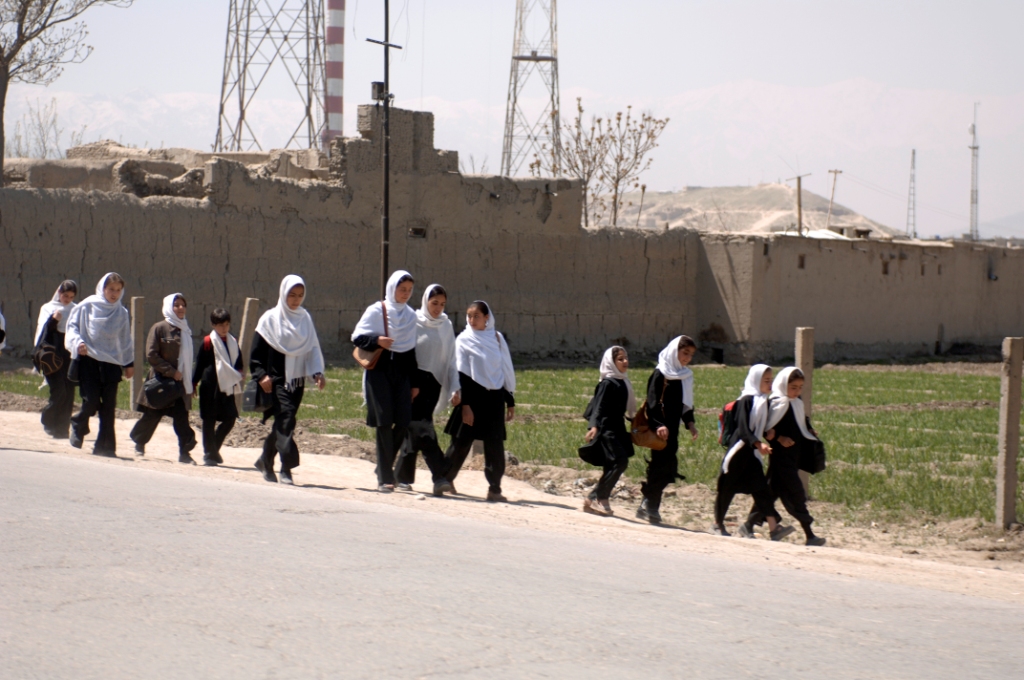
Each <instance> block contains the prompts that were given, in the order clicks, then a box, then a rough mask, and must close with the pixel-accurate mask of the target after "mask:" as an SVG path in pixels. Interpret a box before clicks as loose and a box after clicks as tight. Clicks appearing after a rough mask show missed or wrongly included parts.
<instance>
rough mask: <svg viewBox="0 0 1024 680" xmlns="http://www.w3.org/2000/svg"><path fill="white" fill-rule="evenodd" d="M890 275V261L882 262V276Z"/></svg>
mask: <svg viewBox="0 0 1024 680" xmlns="http://www.w3.org/2000/svg"><path fill="white" fill-rule="evenodd" d="M888 275H889V260H884V261H883V262H882V276H888Z"/></svg>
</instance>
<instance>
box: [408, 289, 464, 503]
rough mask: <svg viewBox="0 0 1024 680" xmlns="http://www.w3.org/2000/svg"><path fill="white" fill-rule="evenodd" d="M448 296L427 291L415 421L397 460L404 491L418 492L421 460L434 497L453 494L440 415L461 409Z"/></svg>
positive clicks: (419, 321) (420, 316)
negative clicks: (419, 458) (436, 424)
mask: <svg viewBox="0 0 1024 680" xmlns="http://www.w3.org/2000/svg"><path fill="white" fill-rule="evenodd" d="M447 302H448V292H447V291H446V290H445V289H444V288H443V287H442V286H440V285H439V284H436V283H432V284H430V285H429V286H427V289H426V290H425V291H424V292H423V299H422V301H421V303H420V308H419V309H418V310H416V366H417V368H416V370H415V371H414V372H413V374H412V416H411V420H410V422H409V431H408V434H407V435H406V437H405V441H404V442H403V444H402V450H401V452H400V453H399V454H398V460H397V461H395V470H396V473H395V476H396V479H397V480H398V488H400V489H407V490H411V489H412V484H413V482H414V481H415V477H416V455H417V453H418V452H419V451H422V452H423V460H424V461H426V463H427V467H428V468H429V469H430V473H431V476H432V477H433V482H434V495H435V496H441V495H444V492H445V491H448V490H450V489H451V485H450V484H449V483H448V480H446V479H445V478H444V473H445V464H444V453H443V452H442V451H441V447H440V446H439V445H438V443H437V431H436V430H435V429H434V415H435V414H438V413H441V412H442V411H444V409H445V407H447V406H448V404H452V405H453V406H458V404H459V369H458V368H457V367H456V365H455V330H454V329H453V328H452V322H451V321H450V320H449V319H448V315H447V314H445V313H444V307H445V304H446V303H447Z"/></svg>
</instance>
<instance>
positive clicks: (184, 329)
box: [163, 293, 192, 394]
mask: <svg viewBox="0 0 1024 680" xmlns="http://www.w3.org/2000/svg"><path fill="white" fill-rule="evenodd" d="M178 298H181V299H182V300H184V299H185V296H184V295H182V294H181V293H171V294H170V295H168V296H167V297H165V298H164V306H163V314H164V321H166V322H167V323H169V324H171V325H172V326H174V327H175V328H177V329H178V330H179V331H181V349H180V350H178V370H179V371H180V372H181V381H182V382H183V383H184V384H185V394H192V329H191V328H189V327H188V319H179V318H178V315H177V314H175V313H174V301H175V300H176V299H178ZM186 304H187V303H186Z"/></svg>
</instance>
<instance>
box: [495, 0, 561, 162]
mask: <svg viewBox="0 0 1024 680" xmlns="http://www.w3.org/2000/svg"><path fill="white" fill-rule="evenodd" d="M557 5H558V2H557V0H516V29H515V38H514V41H513V44H512V70H511V74H510V75H509V81H508V103H507V104H506V107H505V140H504V143H503V144H502V149H501V174H502V175H504V176H506V177H511V176H513V175H515V173H517V172H518V171H519V169H520V168H521V167H522V164H523V162H524V161H526V162H527V163H530V162H532V159H533V157H534V156H537V157H538V158H539V157H541V156H543V155H546V154H550V155H551V157H550V159H545V163H544V164H545V166H546V165H547V162H548V160H550V162H551V166H552V169H553V170H554V174H555V175H557V174H558V170H559V168H560V167H561V156H562V154H561V151H562V149H561V141H560V135H559V128H560V127H561V122H560V120H559V116H558V113H559V96H558V19H557V13H558V8H557ZM531 76H535V77H537V78H540V80H541V81H542V82H543V84H544V89H545V92H544V96H545V104H544V107H543V110H542V111H541V112H540V114H539V115H538V114H537V112H536V111H534V112H533V115H530V114H529V113H527V112H526V111H525V110H524V107H523V102H522V99H523V98H524V97H523V95H524V89H525V87H526V84H527V83H528V82H529V80H530V78H531ZM538 89H539V88H538Z"/></svg>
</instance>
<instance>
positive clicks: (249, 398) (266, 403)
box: [242, 379, 274, 413]
mask: <svg viewBox="0 0 1024 680" xmlns="http://www.w3.org/2000/svg"><path fill="white" fill-rule="evenodd" d="M273 403H274V396H273V395H272V394H268V393H266V392H264V391H263V388H262V387H260V384H259V383H258V382H257V381H256V380H255V379H253V380H250V381H249V382H248V383H246V385H245V390H244V391H243V392H242V410H243V411H245V412H246V413H263V412H264V411H269V410H270V407H271V406H272V405H273Z"/></svg>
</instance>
